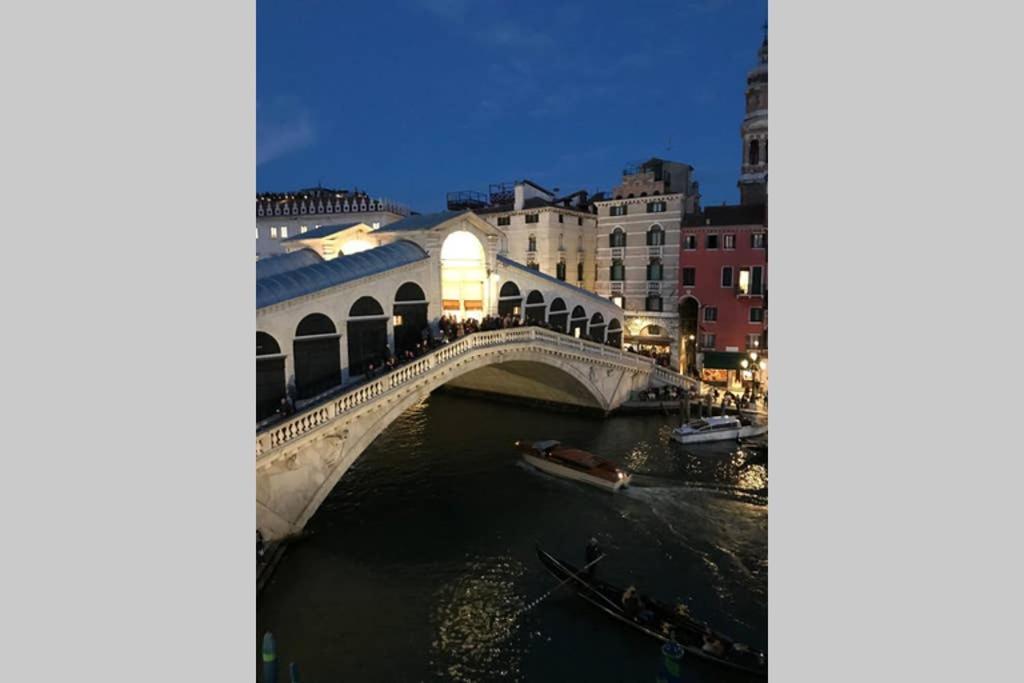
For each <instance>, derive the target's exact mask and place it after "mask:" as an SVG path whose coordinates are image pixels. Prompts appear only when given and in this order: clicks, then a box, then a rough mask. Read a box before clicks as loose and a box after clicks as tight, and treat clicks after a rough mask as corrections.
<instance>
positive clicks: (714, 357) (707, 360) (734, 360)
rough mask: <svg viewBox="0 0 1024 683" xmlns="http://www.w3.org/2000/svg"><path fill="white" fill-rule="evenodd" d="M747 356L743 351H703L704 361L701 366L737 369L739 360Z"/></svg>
mask: <svg viewBox="0 0 1024 683" xmlns="http://www.w3.org/2000/svg"><path fill="white" fill-rule="evenodd" d="M746 357H747V354H745V353H738V352H736V351H705V352H704V363H703V365H702V366H701V367H705V368H708V369H711V368H717V369H719V370H739V369H740V361H741V360H743V359H744V358H746Z"/></svg>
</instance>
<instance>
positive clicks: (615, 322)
mask: <svg viewBox="0 0 1024 683" xmlns="http://www.w3.org/2000/svg"><path fill="white" fill-rule="evenodd" d="M607 343H608V344H610V345H612V346H618V347H621V346H622V323H621V322H619V319H618V318H612V321H611V322H610V323H608V341H607Z"/></svg>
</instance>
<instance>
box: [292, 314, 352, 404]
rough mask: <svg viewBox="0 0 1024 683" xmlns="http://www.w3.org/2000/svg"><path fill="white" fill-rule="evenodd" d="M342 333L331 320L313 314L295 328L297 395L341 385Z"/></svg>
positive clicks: (314, 394) (319, 392)
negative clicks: (339, 332)
mask: <svg viewBox="0 0 1024 683" xmlns="http://www.w3.org/2000/svg"><path fill="white" fill-rule="evenodd" d="M340 337H341V335H340V334H338V330H337V329H336V328H335V327H334V323H332V322H331V319H330V318H328V317H327V316H326V315H324V314H322V313H311V314H309V315H307V316H306V317H305V318H303V319H302V321H301V322H300V323H299V326H298V327H297V328H296V330H295V342H294V349H295V351H294V353H295V395H296V396H297V397H298V398H300V399H303V398H310V397H312V396H316V395H317V394H321V393H323V392H325V391H328V390H329V389H331V388H333V387H335V386H337V385H339V384H341V353H340V350H341V344H340Z"/></svg>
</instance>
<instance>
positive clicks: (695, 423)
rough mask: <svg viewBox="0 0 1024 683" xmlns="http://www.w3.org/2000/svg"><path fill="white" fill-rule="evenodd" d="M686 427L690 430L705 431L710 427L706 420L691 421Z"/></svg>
mask: <svg viewBox="0 0 1024 683" xmlns="http://www.w3.org/2000/svg"><path fill="white" fill-rule="evenodd" d="M686 426H687V427H689V428H690V429H703V428H704V427H707V426H708V423H707V422H705V421H704V420H691V421H689V422H687V423H686Z"/></svg>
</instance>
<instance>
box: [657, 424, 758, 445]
mask: <svg viewBox="0 0 1024 683" xmlns="http://www.w3.org/2000/svg"><path fill="white" fill-rule="evenodd" d="M767 433H768V425H747V426H745V427H739V428H737V429H718V430H715V431H712V432H690V433H683V432H680V431H679V429H674V430H672V439H673V440H674V441H678V442H679V443H708V442H711V441H735V440H737V439H746V438H749V437H752V436H760V435H762V434H767Z"/></svg>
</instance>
